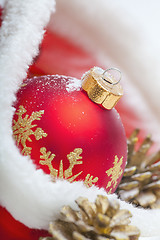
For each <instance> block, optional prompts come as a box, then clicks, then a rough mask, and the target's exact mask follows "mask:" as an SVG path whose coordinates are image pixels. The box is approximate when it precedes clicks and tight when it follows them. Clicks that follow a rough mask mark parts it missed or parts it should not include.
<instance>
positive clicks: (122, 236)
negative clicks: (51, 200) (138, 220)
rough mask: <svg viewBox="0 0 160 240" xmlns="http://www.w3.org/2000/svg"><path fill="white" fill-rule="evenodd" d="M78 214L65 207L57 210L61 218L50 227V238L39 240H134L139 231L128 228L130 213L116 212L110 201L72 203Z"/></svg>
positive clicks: (118, 210)
mask: <svg viewBox="0 0 160 240" xmlns="http://www.w3.org/2000/svg"><path fill="white" fill-rule="evenodd" d="M76 203H77V205H78V207H79V210H78V211H75V210H73V209H72V208H71V207H69V206H64V207H63V208H62V210H61V218H60V219H58V220H56V221H55V222H53V223H51V224H50V227H49V233H50V234H51V235H52V237H45V238H40V239H41V240H137V239H138V238H139V235H140V231H139V229H138V228H137V227H135V226H131V225H129V223H130V217H131V216H132V215H131V213H130V211H128V210H124V209H123V210H122V209H120V206H119V203H118V201H112V202H110V201H109V200H108V198H107V197H106V196H102V195H98V196H97V198H96V201H95V203H91V202H89V201H88V199H87V198H83V197H79V198H78V199H77V200H76Z"/></svg>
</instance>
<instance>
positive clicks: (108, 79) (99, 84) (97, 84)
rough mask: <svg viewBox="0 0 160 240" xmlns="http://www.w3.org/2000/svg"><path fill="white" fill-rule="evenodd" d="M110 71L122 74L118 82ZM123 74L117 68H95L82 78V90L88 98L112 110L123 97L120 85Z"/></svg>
mask: <svg viewBox="0 0 160 240" xmlns="http://www.w3.org/2000/svg"><path fill="white" fill-rule="evenodd" d="M110 71H117V72H119V73H120V78H119V79H118V80H117V79H116V78H115V77H114V76H113V75H111V74H110V73H109V72H110ZM120 80H121V72H120V70H119V69H117V68H109V69H107V70H103V69H102V68H99V67H93V68H91V69H90V70H89V71H88V72H86V73H85V74H84V75H83V76H82V88H83V90H85V91H86V92H87V94H88V97H89V98H90V99H91V100H92V101H93V102H95V103H97V104H101V105H102V106H103V107H104V108H106V109H108V110H109V109H112V108H113V107H114V106H115V105H116V104H117V102H118V101H119V99H120V98H121V97H122V96H123V88H122V86H121V85H120Z"/></svg>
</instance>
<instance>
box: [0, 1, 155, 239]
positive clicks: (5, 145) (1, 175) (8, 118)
mask: <svg viewBox="0 0 160 240" xmlns="http://www.w3.org/2000/svg"><path fill="white" fill-rule="evenodd" d="M64 2H65V1H64ZM76 2H77V3H78V1H76ZM82 2H83V3H84V1H82ZM92 2H96V1H93V0H92ZM72 4H73V2H72ZM51 9H54V1H53V0H52V1H50V0H35V1H32V0H27V1H21V0H10V1H7V2H6V6H5V14H4V20H3V25H2V28H1V36H0V39H1V40H0V69H1V71H0V79H1V82H0V112H1V124H0V154H1V155H0V193H1V194H0V203H1V204H2V205H3V206H5V207H6V208H7V210H8V211H9V212H10V213H11V214H12V215H13V216H14V217H15V218H16V219H17V220H19V221H21V222H22V223H24V224H26V225H27V226H29V227H31V228H44V229H45V228H47V227H48V223H49V221H50V220H51V219H53V218H55V217H56V215H57V213H58V211H59V209H60V207H61V206H62V205H64V204H69V205H71V206H73V207H74V203H73V201H74V200H75V199H76V198H77V197H78V196H79V195H82V196H86V197H88V198H89V199H90V200H92V201H94V199H95V196H96V195H97V194H106V193H105V191H104V190H103V189H100V190H99V189H97V188H94V187H93V188H90V189H86V188H85V187H84V186H83V185H82V183H81V182H79V183H72V184H70V183H68V182H66V181H60V180H59V181H57V182H56V183H53V182H51V180H50V177H49V176H47V175H45V174H44V173H43V172H42V171H41V170H36V169H35V166H34V165H33V163H32V161H30V160H29V159H28V158H27V157H22V156H21V155H20V153H19V151H18V149H17V148H16V147H15V145H14V142H13V139H12V130H11V122H12V115H13V109H12V107H11V105H12V102H13V101H14V100H15V96H14V93H15V92H16V90H17V88H18V86H19V84H20V83H21V81H22V79H24V77H25V76H26V71H27V68H28V65H29V64H30V63H31V61H32V58H33V57H34V56H35V55H36V54H37V51H38V45H39V43H40V41H41V39H42V36H43V27H44V26H45V25H46V24H47V22H48V20H49V15H50V12H51ZM24 26H25V27H24ZM109 198H110V199H112V198H114V199H115V198H116V196H115V195H112V196H109ZM120 204H121V206H122V207H124V208H127V209H130V210H131V212H132V213H133V219H132V223H133V224H134V225H136V226H138V227H139V228H140V229H141V231H142V236H156V235H160V229H159V227H158V226H157V222H159V221H158V220H159V219H160V212H159V210H153V211H145V210H142V209H135V208H133V206H131V205H129V204H127V203H124V202H122V201H120ZM142 223H143V224H142ZM148 226H149V227H148Z"/></svg>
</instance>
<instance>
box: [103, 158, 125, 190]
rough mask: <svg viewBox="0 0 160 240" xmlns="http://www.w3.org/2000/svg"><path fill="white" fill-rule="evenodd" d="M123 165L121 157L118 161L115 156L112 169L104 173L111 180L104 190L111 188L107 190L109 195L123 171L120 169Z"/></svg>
mask: <svg viewBox="0 0 160 240" xmlns="http://www.w3.org/2000/svg"><path fill="white" fill-rule="evenodd" d="M122 163H123V157H121V158H120V159H118V157H117V156H115V159H114V162H113V165H114V166H113V167H112V168H110V169H109V170H107V171H106V173H107V175H108V177H110V176H111V177H110V178H111V180H110V181H109V182H108V184H107V187H106V189H108V188H110V187H111V186H113V187H112V188H110V190H109V192H108V193H109V194H110V193H111V192H112V189H113V188H115V187H116V185H117V181H118V179H119V177H120V176H121V175H122V173H123V170H122V168H121V166H122Z"/></svg>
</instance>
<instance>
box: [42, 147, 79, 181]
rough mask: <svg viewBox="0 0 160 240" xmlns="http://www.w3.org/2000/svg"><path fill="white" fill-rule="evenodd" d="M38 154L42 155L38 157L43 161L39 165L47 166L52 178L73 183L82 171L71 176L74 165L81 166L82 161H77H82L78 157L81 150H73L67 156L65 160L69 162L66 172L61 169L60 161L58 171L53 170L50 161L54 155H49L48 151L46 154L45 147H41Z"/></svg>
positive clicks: (61, 163)
mask: <svg viewBox="0 0 160 240" xmlns="http://www.w3.org/2000/svg"><path fill="white" fill-rule="evenodd" d="M40 152H41V153H42V155H41V156H40V158H41V159H44V160H40V161H39V163H40V164H42V165H47V166H48V168H49V170H50V174H51V176H52V177H54V178H57V177H59V178H60V179H66V180H68V181H69V182H73V181H74V180H75V179H76V178H77V177H78V176H79V175H80V174H81V173H82V172H83V171H81V172H79V173H77V174H76V175H74V176H72V175H73V174H72V170H73V168H74V166H75V165H79V164H82V163H83V162H82V161H79V159H82V157H81V156H80V154H81V153H82V149H81V148H75V149H74V151H73V152H71V153H70V154H68V155H67V159H68V160H69V163H70V165H69V168H68V169H67V170H65V171H64V169H63V161H62V160H61V161H60V165H59V170H57V169H55V168H54V167H53V165H52V161H53V159H54V158H55V154H51V152H50V151H48V152H47V150H46V148H45V147H42V148H41V149H40Z"/></svg>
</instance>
